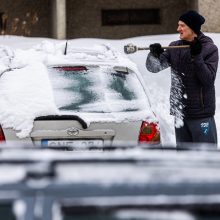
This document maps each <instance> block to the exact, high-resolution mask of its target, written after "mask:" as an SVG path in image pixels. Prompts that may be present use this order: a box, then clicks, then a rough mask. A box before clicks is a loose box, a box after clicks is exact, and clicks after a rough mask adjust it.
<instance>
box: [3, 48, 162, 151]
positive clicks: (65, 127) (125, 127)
mask: <svg viewBox="0 0 220 220" xmlns="http://www.w3.org/2000/svg"><path fill="white" fill-rule="evenodd" d="M48 60H49V59H48ZM57 60H58V59H57ZM57 60H56V61H55V60H53V61H48V63H47V68H48V75H49V79H50V83H51V85H52V90H53V96H54V100H55V104H56V107H57V110H58V111H57V113H56V114H47V115H41V116H40V117H36V118H35V119H34V121H33V128H32V130H31V132H30V133H29V135H28V136H27V137H24V138H19V137H18V136H17V135H16V131H15V130H14V129H12V128H4V126H2V127H1V129H0V139H1V141H6V142H10V141H20V142H21V141H25V143H27V144H34V145H41V146H43V147H60V146H68V147H90V146H97V147H103V146H114V145H118V144H120V145H121V144H122V145H123V144H126V145H137V144H139V143H144V144H159V143H160V131H159V125H158V120H157V118H156V116H155V114H154V113H153V112H152V110H151V105H150V102H149V98H148V94H147V93H148V91H147V88H146V85H145V83H144V80H143V78H142V76H141V74H140V72H139V71H138V69H137V67H136V65H135V64H134V63H133V62H131V61H130V60H129V59H128V58H126V57H125V56H123V55H121V54H120V53H119V52H116V51H114V50H113V49H111V48H110V47H109V46H105V45H99V46H97V47H95V48H90V49H85V48H83V49H80V48H71V46H69V47H68V50H67V53H66V54H65V55H64V56H63V57H62V59H60V60H59V61H57Z"/></svg>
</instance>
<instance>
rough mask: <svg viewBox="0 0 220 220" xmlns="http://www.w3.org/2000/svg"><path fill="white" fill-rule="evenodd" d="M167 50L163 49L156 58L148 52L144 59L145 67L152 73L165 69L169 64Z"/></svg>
mask: <svg viewBox="0 0 220 220" xmlns="http://www.w3.org/2000/svg"><path fill="white" fill-rule="evenodd" d="M169 57H170V54H169V51H168V50H166V51H164V52H163V53H162V54H161V55H160V57H159V58H156V57H155V56H154V55H153V54H152V53H151V52H149V54H148V56H147V60H146V68H147V70H148V71H150V72H152V73H158V72H159V71H161V70H163V69H166V68H168V67H169V66H170V64H169Z"/></svg>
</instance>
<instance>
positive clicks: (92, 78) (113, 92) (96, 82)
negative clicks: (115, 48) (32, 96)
mask: <svg viewBox="0 0 220 220" xmlns="http://www.w3.org/2000/svg"><path fill="white" fill-rule="evenodd" d="M49 76H50V79H51V83H52V86H53V90H54V96H55V102H56V105H57V107H58V108H59V109H60V110H64V111H74V112H104V113H107V112H128V111H138V110H143V109H144V108H146V95H145V93H144V90H143V88H142V85H141V84H140V82H139V80H138V78H137V77H136V75H135V74H133V73H127V72H121V71H116V70H114V69H113V68H112V67H110V66H99V67H98V66H93V67H87V70H71V71H65V70H63V69H62V68H50V69H49Z"/></svg>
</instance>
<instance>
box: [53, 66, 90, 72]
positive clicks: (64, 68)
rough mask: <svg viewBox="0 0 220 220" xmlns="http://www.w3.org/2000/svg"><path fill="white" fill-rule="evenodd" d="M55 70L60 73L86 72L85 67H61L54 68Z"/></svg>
mask: <svg viewBox="0 0 220 220" xmlns="http://www.w3.org/2000/svg"><path fill="white" fill-rule="evenodd" d="M55 69H58V70H60V71H62V70H63V71H86V70H87V68H86V67H85V66H61V67H55Z"/></svg>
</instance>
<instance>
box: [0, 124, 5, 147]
mask: <svg viewBox="0 0 220 220" xmlns="http://www.w3.org/2000/svg"><path fill="white" fill-rule="evenodd" d="M3 141H5V135H4V132H3V130H2V127H1V126H0V143H1V142H3Z"/></svg>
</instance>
